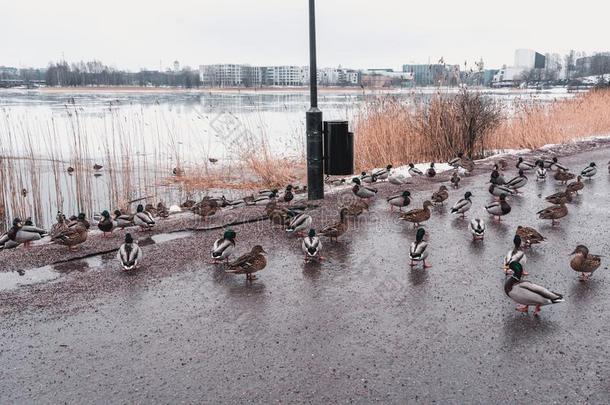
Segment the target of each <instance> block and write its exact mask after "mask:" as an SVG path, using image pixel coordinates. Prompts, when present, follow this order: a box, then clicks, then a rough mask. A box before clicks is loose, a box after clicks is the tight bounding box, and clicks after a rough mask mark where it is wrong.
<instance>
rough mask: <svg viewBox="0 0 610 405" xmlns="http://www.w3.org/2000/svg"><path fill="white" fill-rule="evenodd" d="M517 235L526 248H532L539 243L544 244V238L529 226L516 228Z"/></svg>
mask: <svg viewBox="0 0 610 405" xmlns="http://www.w3.org/2000/svg"><path fill="white" fill-rule="evenodd" d="M516 234H517V235H519V237H520V238H521V240H522V241H523V242H524V243H525V245H526V246H532V245H535V244H537V243H540V242H544V240H545V238H544V236H542V235H541V234H540V232H538V231H537V230H535V229H534V228H530V227H529V226H521V225H519V226H518V227H517V232H516Z"/></svg>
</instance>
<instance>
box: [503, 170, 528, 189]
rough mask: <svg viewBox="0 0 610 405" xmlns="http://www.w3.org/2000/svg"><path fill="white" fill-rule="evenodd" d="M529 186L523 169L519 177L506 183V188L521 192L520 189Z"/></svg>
mask: <svg viewBox="0 0 610 405" xmlns="http://www.w3.org/2000/svg"><path fill="white" fill-rule="evenodd" d="M526 184H527V176H526V175H525V174H524V172H523V169H519V175H518V176H516V177H513V178H512V179H510V180H509V181H508V182H506V186H507V187H509V188H511V189H513V190H515V191H517V192H519V191H518V190H519V189H520V188H523V187H525V185H526Z"/></svg>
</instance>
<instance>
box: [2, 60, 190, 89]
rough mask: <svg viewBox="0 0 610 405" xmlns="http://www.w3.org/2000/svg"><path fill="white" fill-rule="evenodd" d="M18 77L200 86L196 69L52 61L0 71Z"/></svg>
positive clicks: (57, 82) (70, 83)
mask: <svg viewBox="0 0 610 405" xmlns="http://www.w3.org/2000/svg"><path fill="white" fill-rule="evenodd" d="M7 79H9V80H10V79H17V80H22V81H24V82H26V83H27V82H42V81H44V83H45V84H46V85H47V86H61V87H80V86H152V87H164V86H168V87H184V88H193V87H199V86H200V85H201V80H200V78H199V72H198V71H195V70H191V69H189V68H183V69H182V70H179V71H165V72H161V71H155V70H141V71H139V72H129V71H124V70H118V69H115V68H113V67H110V66H107V65H104V64H103V63H101V62H99V61H91V62H78V63H70V64H68V63H67V62H54V63H50V64H49V66H48V67H47V68H46V69H19V70H18V71H17V70H16V72H15V73H14V74H11V73H10V72H7V71H6V70H5V71H4V72H0V80H7Z"/></svg>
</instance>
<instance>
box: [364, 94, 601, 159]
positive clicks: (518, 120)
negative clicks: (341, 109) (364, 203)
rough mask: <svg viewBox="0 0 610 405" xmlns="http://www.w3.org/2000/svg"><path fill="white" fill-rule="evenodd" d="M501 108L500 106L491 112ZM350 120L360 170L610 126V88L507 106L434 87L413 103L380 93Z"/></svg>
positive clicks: (542, 141)
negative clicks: (440, 91) (438, 91)
mask: <svg viewBox="0 0 610 405" xmlns="http://www.w3.org/2000/svg"><path fill="white" fill-rule="evenodd" d="M459 97H466V99H464V100H462V101H465V102H460V101H459V100H458V99H456V98H459ZM500 108H501V109H502V111H504V112H502V113H501V114H498V115H496V113H498V112H499V111H498V109H500ZM506 111H510V112H506ZM354 124H355V133H356V137H355V148H356V166H357V167H358V169H359V170H360V169H362V170H366V169H369V168H371V167H379V166H384V165H386V164H388V163H391V164H394V165H397V164H407V163H410V162H424V161H446V160H447V159H449V158H451V157H453V156H455V154H456V153H458V152H465V153H466V154H469V155H471V156H474V157H478V156H482V155H485V153H487V152H488V151H489V150H494V149H521V148H529V149H535V148H539V147H541V146H544V145H546V144H555V143H565V142H569V141H572V140H577V139H579V138H585V137H590V136H595V135H601V134H610V91H608V90H597V91H592V92H589V93H584V94H580V95H577V96H575V97H574V98H571V99H564V100H559V101H552V102H548V103H540V102H536V103H527V102H522V101H515V102H514V103H513V104H511V105H509V106H507V105H500V104H498V103H496V102H495V101H494V100H493V99H490V98H488V97H487V96H484V95H481V94H478V93H460V94H458V95H442V94H437V95H435V96H433V97H432V98H431V99H430V100H427V101H422V102H419V103H416V104H410V103H407V102H405V101H404V100H401V99H398V98H395V97H388V96H386V97H381V98H378V99H376V100H373V101H371V102H369V103H367V104H366V105H365V106H364V107H363V109H362V110H361V112H360V113H359V114H358V116H357V117H356V119H355V123H354ZM473 130H474V132H472V131H473Z"/></svg>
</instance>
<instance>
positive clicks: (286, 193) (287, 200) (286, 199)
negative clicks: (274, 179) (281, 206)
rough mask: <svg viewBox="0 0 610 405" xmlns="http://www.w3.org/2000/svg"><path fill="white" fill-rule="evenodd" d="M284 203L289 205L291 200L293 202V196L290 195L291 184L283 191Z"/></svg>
mask: <svg viewBox="0 0 610 405" xmlns="http://www.w3.org/2000/svg"><path fill="white" fill-rule="evenodd" d="M282 199H283V200H284V202H285V203H288V204H290V202H291V201H292V200H294V194H293V193H292V184H289V185H287V186H286V189H285V190H284V195H283V197H282Z"/></svg>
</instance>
